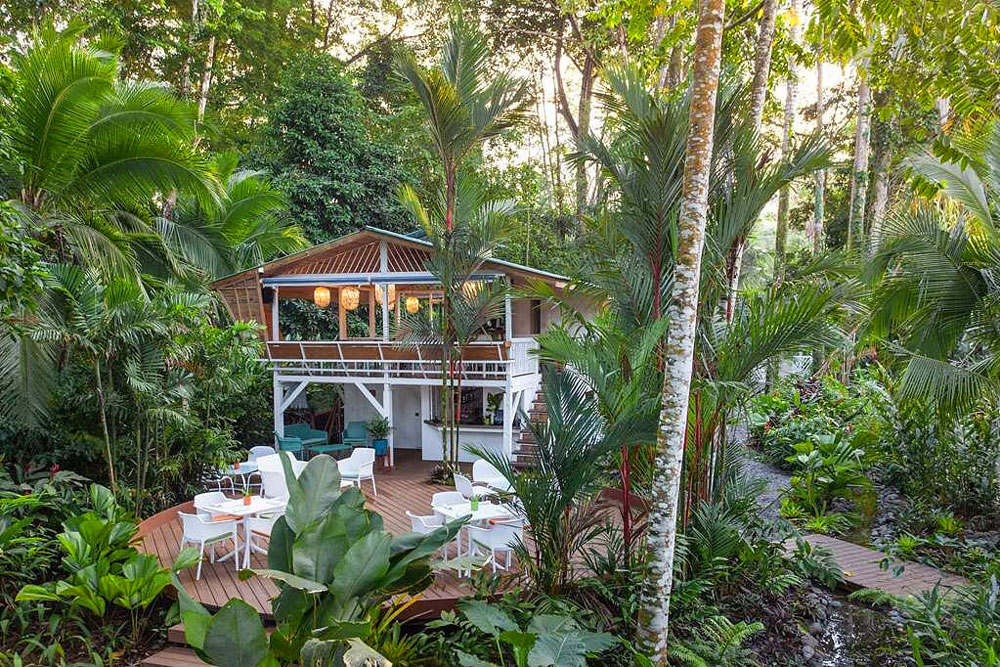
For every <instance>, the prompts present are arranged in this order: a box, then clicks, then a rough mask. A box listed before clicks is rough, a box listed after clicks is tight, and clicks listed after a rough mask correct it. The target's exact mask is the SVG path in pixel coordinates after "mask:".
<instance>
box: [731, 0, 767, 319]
mask: <svg viewBox="0 0 1000 667" xmlns="http://www.w3.org/2000/svg"><path fill="white" fill-rule="evenodd" d="M761 11H762V12H763V15H762V16H761V19H760V31H759V32H758V33H757V53H756V56H755V58H754V71H753V82H752V83H751V84H750V117H751V119H752V122H753V127H755V128H758V131H762V130H761V129H760V128H761V123H762V122H763V119H764V102H765V101H766V100H767V80H768V77H769V76H770V73H771V49H772V47H773V45H774V24H775V19H776V17H777V14H778V0H764V3H763V5H762V6H761ZM745 252H746V243H745V240H739V241H738V242H737V243H736V244H735V245H734V246H733V248H732V249H731V250H730V253H731V258H730V261H729V265H728V266H727V271H726V272H727V274H728V281H727V282H728V288H727V293H726V305H725V313H726V321H727V322H732V321H733V314H734V313H735V312H736V298H737V292H738V291H739V288H740V274H741V273H742V272H743V254H744V253H745Z"/></svg>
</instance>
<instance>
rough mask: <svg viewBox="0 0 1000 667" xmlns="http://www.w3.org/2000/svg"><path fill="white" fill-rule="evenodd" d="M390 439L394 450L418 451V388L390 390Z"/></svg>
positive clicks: (395, 388)
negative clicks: (391, 428)
mask: <svg viewBox="0 0 1000 667" xmlns="http://www.w3.org/2000/svg"><path fill="white" fill-rule="evenodd" d="M392 427H393V430H392V438H393V447H395V448H396V449H420V448H421V442H420V387H417V386H406V385H396V386H394V387H393V388H392Z"/></svg>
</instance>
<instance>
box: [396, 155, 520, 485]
mask: <svg viewBox="0 0 1000 667" xmlns="http://www.w3.org/2000/svg"><path fill="white" fill-rule="evenodd" d="M456 192H458V193H459V194H460V195H461V196H460V197H458V199H457V203H458V206H457V209H456V211H457V214H458V215H457V220H459V221H461V222H460V223H458V224H456V225H455V226H454V227H453V229H452V230H451V232H450V233H449V232H448V230H447V228H446V226H445V217H444V211H445V207H444V202H443V201H442V200H441V199H439V200H438V201H437V206H433V207H431V208H426V207H424V205H423V204H422V203H421V202H420V199H419V197H418V196H417V194H416V192H415V191H414V190H413V189H412V188H410V187H409V186H404V187H403V188H402V190H401V192H400V199H401V200H402V202H403V205H404V206H405V207H406V208H407V209H408V210H409V211H410V212H411V213H412V215H413V217H414V218H415V219H416V220H417V221H418V222H419V223H420V226H421V228H422V229H423V231H424V235H425V237H426V239H427V240H428V241H430V243H431V246H432V248H433V250H432V252H431V253H430V259H429V260H428V263H427V268H428V270H430V272H431V273H433V274H434V275H435V276H436V277H437V279H438V280H439V281H440V282H441V286H442V290H443V291H444V292H445V293H451V294H452V297H451V307H450V309H449V310H448V311H447V312H448V316H447V318H446V317H445V310H444V308H442V310H441V312H440V313H439V314H437V315H435V314H434V312H433V310H432V309H431V308H426V309H424V310H422V311H418V312H417V313H414V314H412V315H411V314H407V315H406V316H405V317H404V318H403V319H402V321H401V326H402V328H401V331H400V332H398V333H399V335H400V338H401V339H402V340H403V341H406V342H408V343H411V344H422V345H437V346H438V347H439V348H440V349H441V350H442V354H441V359H442V364H443V366H442V374H441V381H442V384H441V402H442V408H441V414H442V420H441V421H442V422H443V424H444V425H445V429H444V430H445V447H446V451H445V452H444V457H443V458H444V461H445V463H446V464H447V465H448V466H449V467H450V466H453V465H455V464H457V462H458V450H459V436H460V425H459V423H458V418H457V417H458V415H459V414H461V409H462V405H461V395H462V355H463V352H464V349H465V346H466V345H468V343H470V342H471V341H472V340H473V339H474V338H475V337H476V336H477V335H478V334H479V333H480V332H481V331H482V329H483V327H484V326H486V324H487V323H488V322H489V321H490V320H492V319H495V318H497V317H500V315H501V314H502V313H503V307H504V297H505V295H506V294H507V286H506V285H505V284H503V283H502V282H500V281H496V280H490V281H479V280H476V278H475V274H476V273H477V272H478V271H479V270H480V268H481V267H482V265H483V263H484V262H485V261H486V260H487V259H489V257H490V256H491V255H492V252H493V250H494V248H496V247H497V245H498V244H499V243H500V242H501V241H502V240H503V239H504V238H506V237H507V236H508V235H509V234H510V231H511V228H510V219H511V214H512V213H513V211H514V203H513V202H511V201H509V200H496V199H492V198H490V197H488V196H487V194H486V193H485V192H484V191H483V189H482V188H481V187H479V185H478V184H477V183H476V181H475V179H474V178H473V177H472V176H469V175H466V174H461V175H460V177H459V180H458V187H457V189H456ZM445 363H447V365H446V366H445V365H444V364H445ZM456 397H457V400H456Z"/></svg>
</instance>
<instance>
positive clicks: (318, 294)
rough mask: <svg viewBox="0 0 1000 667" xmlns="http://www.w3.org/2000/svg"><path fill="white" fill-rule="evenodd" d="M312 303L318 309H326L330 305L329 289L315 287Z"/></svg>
mask: <svg viewBox="0 0 1000 667" xmlns="http://www.w3.org/2000/svg"><path fill="white" fill-rule="evenodd" d="M313 303H315V304H316V305H317V306H319V307H320V308H326V307H327V306H329V305H330V288H329V287H317V288H316V289H314V290H313Z"/></svg>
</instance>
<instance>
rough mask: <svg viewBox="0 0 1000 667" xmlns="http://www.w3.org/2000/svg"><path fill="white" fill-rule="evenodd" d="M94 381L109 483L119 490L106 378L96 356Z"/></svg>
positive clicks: (113, 488) (112, 488)
mask: <svg viewBox="0 0 1000 667" xmlns="http://www.w3.org/2000/svg"><path fill="white" fill-rule="evenodd" d="M94 382H95V383H96V385H97V408H98V412H99V413H100V418H101V433H102V434H103V435H104V456H105V457H106V458H107V463H108V483H109V484H110V486H111V490H112V491H117V488H118V485H117V484H116V483H115V457H114V452H113V451H112V449H111V433H110V432H109V431H108V409H107V401H106V400H105V398H104V380H103V378H102V377H101V360H100V359H98V358H97V357H94Z"/></svg>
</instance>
